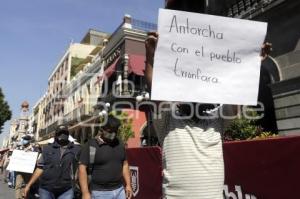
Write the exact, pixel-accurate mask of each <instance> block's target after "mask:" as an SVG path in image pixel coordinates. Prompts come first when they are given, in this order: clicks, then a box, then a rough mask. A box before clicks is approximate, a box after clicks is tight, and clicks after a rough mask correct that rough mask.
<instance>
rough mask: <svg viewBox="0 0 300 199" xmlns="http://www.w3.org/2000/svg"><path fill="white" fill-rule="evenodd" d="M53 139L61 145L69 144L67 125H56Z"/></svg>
mask: <svg viewBox="0 0 300 199" xmlns="http://www.w3.org/2000/svg"><path fill="white" fill-rule="evenodd" d="M55 140H56V142H57V143H58V144H60V145H62V146H65V145H67V144H69V130H68V127H67V126H64V125H60V126H58V127H57V129H56V131H55Z"/></svg>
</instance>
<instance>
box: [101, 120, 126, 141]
mask: <svg viewBox="0 0 300 199" xmlns="http://www.w3.org/2000/svg"><path fill="white" fill-rule="evenodd" d="M120 126H121V122H120V120H119V119H118V118H116V117H114V116H112V115H108V116H107V120H106V123H105V124H104V126H102V127H101V129H100V135H101V138H102V139H103V140H104V141H105V142H113V141H114V140H115V139H116V137H117V133H118V130H119V128H120Z"/></svg>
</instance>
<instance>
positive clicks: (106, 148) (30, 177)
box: [1, 115, 132, 199]
mask: <svg viewBox="0 0 300 199" xmlns="http://www.w3.org/2000/svg"><path fill="white" fill-rule="evenodd" d="M107 117H108V119H107V122H106V124H105V125H104V126H102V128H101V130H100V131H99V132H98V134H97V135H96V136H95V138H93V139H91V140H89V141H88V142H87V143H86V144H85V145H83V146H82V147H81V146H80V145H79V144H76V143H75V142H74V141H70V135H69V131H68V128H67V127H66V126H63V125H61V126H59V127H58V128H57V130H56V132H55V138H54V142H52V143H48V144H47V145H45V146H43V147H42V148H40V147H39V146H38V145H34V144H32V143H30V139H27V138H23V139H22V142H21V143H20V146H18V147H17V148H16V149H15V150H24V151H32V152H33V151H35V152H38V153H39V155H38V158H37V162H36V168H35V171H34V173H33V174H29V173H22V172H15V171H7V165H8V163H9V159H10V157H11V155H12V152H13V151H12V150H10V151H8V152H6V153H5V154H4V155H3V156H1V171H3V172H2V174H3V178H4V182H5V183H8V186H9V187H11V188H14V189H15V193H16V194H15V198H16V199H22V198H27V199H34V198H41V199H56V198H57V199H73V198H78V199H79V198H82V199H91V198H95V199H97V198H99V199H100V198H101V199H102V198H107V199H126V198H131V197H132V189H131V183H130V173H129V165H128V162H127V159H126V151H125V146H124V144H123V143H122V142H121V141H120V140H119V139H118V138H117V136H116V135H117V131H118V129H119V127H120V125H121V122H120V120H119V119H118V118H116V117H114V116H110V115H109V116H107ZM2 169H3V170H2ZM4 171H5V172H4Z"/></svg>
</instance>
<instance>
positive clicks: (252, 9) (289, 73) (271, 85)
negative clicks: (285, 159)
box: [228, 0, 300, 135]
mask: <svg viewBox="0 0 300 199" xmlns="http://www.w3.org/2000/svg"><path fill="white" fill-rule="evenodd" d="M228 7H229V11H228V16H230V17H236V18H243V19H251V20H257V21H264V22H268V32H267V37H266V42H270V43H272V44H273V51H272V52H271V55H270V56H269V58H268V59H266V60H265V61H264V62H263V63H262V68H261V78H260V88H259V89H260V90H259V97H258V100H259V101H261V102H263V104H264V105H265V117H264V118H263V119H262V120H261V124H262V126H263V127H264V128H265V130H268V131H278V132H279V134H288V135H293V134H298V133H299V132H300V40H299V38H300V26H299V24H300V15H299V12H300V1H294V0H238V1H231V0H228Z"/></svg>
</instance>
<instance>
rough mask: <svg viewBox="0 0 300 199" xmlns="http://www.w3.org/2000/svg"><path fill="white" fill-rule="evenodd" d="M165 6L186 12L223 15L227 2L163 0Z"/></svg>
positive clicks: (223, 0)
mask: <svg viewBox="0 0 300 199" xmlns="http://www.w3.org/2000/svg"><path fill="white" fill-rule="evenodd" d="M165 2H166V3H165V4H166V6H165V7H166V8H167V9H172V10H181V11H187V12H196V13H205V14H212V15H219V16H225V15H226V14H227V4H226V1H225V0H221V1H220V0H165Z"/></svg>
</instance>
